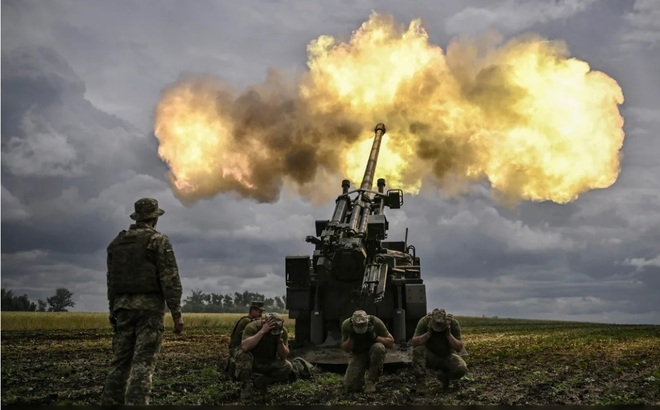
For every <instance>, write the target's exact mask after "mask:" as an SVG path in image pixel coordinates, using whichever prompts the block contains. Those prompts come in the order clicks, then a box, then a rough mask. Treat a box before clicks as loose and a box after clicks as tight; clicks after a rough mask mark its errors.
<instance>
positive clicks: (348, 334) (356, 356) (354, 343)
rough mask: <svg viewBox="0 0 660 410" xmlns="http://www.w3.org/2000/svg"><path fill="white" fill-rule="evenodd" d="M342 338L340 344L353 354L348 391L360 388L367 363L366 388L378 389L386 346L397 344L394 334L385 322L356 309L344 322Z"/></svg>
mask: <svg viewBox="0 0 660 410" xmlns="http://www.w3.org/2000/svg"><path fill="white" fill-rule="evenodd" d="M341 340H342V342H341V348H342V349H343V350H344V351H345V352H347V353H350V354H351V357H350V359H349V361H348V367H347V368H346V374H345V375H344V387H345V388H346V391H347V392H351V391H360V390H361V388H362V384H363V379H364V373H365V371H366V369H367V367H368V368H369V373H368V375H367V380H366V383H364V392H365V393H375V392H376V383H377V382H378V379H379V378H380V375H381V373H382V372H383V362H384V361H385V353H386V351H385V348H392V346H394V338H393V337H392V335H391V334H390V332H389V331H388V330H387V327H385V323H383V321H382V320H380V319H379V318H377V317H376V316H373V315H368V314H367V313H366V312H365V311H364V310H356V311H355V312H354V313H353V316H351V317H350V318H348V319H346V320H344V322H343V323H342V324H341Z"/></svg>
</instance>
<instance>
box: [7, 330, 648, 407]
mask: <svg viewBox="0 0 660 410" xmlns="http://www.w3.org/2000/svg"><path fill="white" fill-rule="evenodd" d="M461 323H462V325H463V340H464V342H465V344H466V347H467V349H468V352H469V356H466V357H465V359H466V362H467V364H468V374H467V375H466V377H464V378H463V379H461V380H460V381H458V382H455V383H453V385H452V386H451V388H450V389H449V390H447V391H443V390H442V388H441V385H440V383H439V382H438V380H437V377H436V376H435V375H434V374H432V373H429V375H428V377H429V379H428V380H429V383H428V384H429V388H430V392H429V394H427V395H426V396H425V397H418V396H417V395H416V393H415V391H414V383H413V380H414V379H413V376H412V372H411V369H410V367H409V366H390V367H387V368H386V369H385V373H384V374H383V376H382V377H381V380H380V382H379V383H378V385H377V389H378V391H377V394H373V395H366V394H364V393H352V394H346V393H344V390H343V384H342V383H343V377H342V376H343V375H342V373H341V370H337V369H320V368H316V369H315V370H314V379H313V380H299V381H296V382H294V383H290V384H279V385H272V386H270V387H269V388H268V394H267V395H264V396H257V395H255V397H253V399H252V401H251V402H249V403H247V402H242V401H241V400H240V391H239V385H238V383H237V382H235V381H232V380H229V379H227V378H226V377H225V375H224V373H223V364H224V360H225V359H226V350H227V343H228V335H227V334H226V333H225V332H224V331H220V330H216V329H211V328H196V329H186V330H185V331H184V333H183V334H181V335H174V334H173V333H172V332H171V331H170V330H168V333H167V334H166V336H165V341H164V344H163V348H162V351H161V354H160V356H159V361H158V365H157V367H156V372H155V374H154V389H153V393H152V397H151V404H156V405H241V404H257V405H379V404H382V405H406V406H408V405H438V404H444V405H461V406H468V405H617V404H637V405H658V404H660V326H641V325H640V326H617V325H599V324H584V323H574V322H542V321H515V320H505V319H500V320H495V319H491V320H489V319H472V320H470V319H467V320H464V321H462V322H461ZM111 338H112V333H111V331H110V330H50V331H18V330H16V331H3V332H2V363H1V364H2V405H3V406H6V405H23V406H25V405H96V404H98V400H99V397H100V395H101V390H102V386H103V382H104V379H105V376H106V372H107V365H108V362H109V360H110V357H111Z"/></svg>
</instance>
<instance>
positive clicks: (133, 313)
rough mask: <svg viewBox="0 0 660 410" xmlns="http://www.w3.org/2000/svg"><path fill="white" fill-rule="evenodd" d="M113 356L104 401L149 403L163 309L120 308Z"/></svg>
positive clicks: (161, 338)
mask: <svg viewBox="0 0 660 410" xmlns="http://www.w3.org/2000/svg"><path fill="white" fill-rule="evenodd" d="M115 314H116V316H117V326H116V328H115V336H114V338H113V339H112V350H113V356H112V361H111V362H110V371H109V373H108V376H107V378H106V381H105V387H104V388H103V393H102V395H101V404H103V405H111V404H120V405H121V404H132V405H144V404H149V394H150V393H151V378H152V376H153V372H154V368H155V367H156V358H157V355H158V353H159V352H160V346H161V344H162V341H163V330H164V327H163V313H159V312H151V311H146V310H127V309H119V310H118V311H117V312H115Z"/></svg>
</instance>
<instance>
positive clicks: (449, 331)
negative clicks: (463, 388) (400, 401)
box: [411, 309, 467, 395]
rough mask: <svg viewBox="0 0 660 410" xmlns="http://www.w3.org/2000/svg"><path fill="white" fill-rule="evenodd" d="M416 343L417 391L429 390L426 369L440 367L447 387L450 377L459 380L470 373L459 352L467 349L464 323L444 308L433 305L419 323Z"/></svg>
mask: <svg viewBox="0 0 660 410" xmlns="http://www.w3.org/2000/svg"><path fill="white" fill-rule="evenodd" d="M411 342H412V345H413V357H412V359H413V372H414V374H415V379H416V382H417V393H418V394H420V395H424V394H425V393H426V369H427V368H429V369H432V370H438V378H439V379H440V381H441V382H442V387H443V389H447V388H449V381H450V380H458V379H460V378H461V377H463V376H465V373H467V365H466V364H465V361H464V360H463V359H462V358H461V356H459V355H458V354H456V353H457V352H464V351H465V349H464V347H463V342H462V341H461V327H460V325H459V324H458V321H456V319H454V317H453V316H452V315H448V314H447V313H446V312H445V310H444V309H433V311H432V312H431V313H430V314H429V315H426V316H424V317H423V318H421V319H420V320H419V322H418V323H417V327H416V328H415V335H414V336H413V338H412V341H411Z"/></svg>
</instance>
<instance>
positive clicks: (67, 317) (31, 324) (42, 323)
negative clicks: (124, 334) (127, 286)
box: [0, 312, 293, 332]
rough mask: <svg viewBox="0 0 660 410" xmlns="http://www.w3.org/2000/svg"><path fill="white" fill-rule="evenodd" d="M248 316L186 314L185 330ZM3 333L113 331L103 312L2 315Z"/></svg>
mask: <svg viewBox="0 0 660 410" xmlns="http://www.w3.org/2000/svg"><path fill="white" fill-rule="evenodd" d="M242 316H245V313H185V314H184V316H183V319H184V321H185V326H186V329H192V328H209V329H214V330H215V331H224V332H231V330H232V328H233V326H234V323H235V322H236V321H237V320H238V319H239V318H240V317H242ZM283 317H284V323H285V325H286V326H287V330H289V331H290V332H293V321H290V320H289V319H288V316H287V315H283ZM0 323H1V326H2V331H3V332H4V331H6V330H57V329H75V330H86V329H87V330H90V329H110V324H109V323H108V314H107V313H102V312H2V313H1V314H0ZM165 326H166V327H170V328H171V327H172V317H171V316H169V315H168V314H166V315H165Z"/></svg>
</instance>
